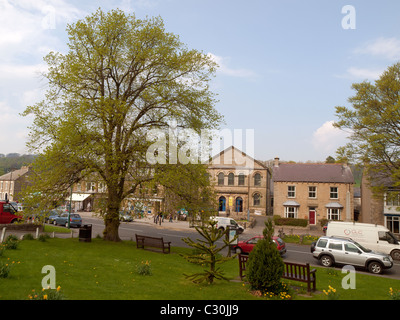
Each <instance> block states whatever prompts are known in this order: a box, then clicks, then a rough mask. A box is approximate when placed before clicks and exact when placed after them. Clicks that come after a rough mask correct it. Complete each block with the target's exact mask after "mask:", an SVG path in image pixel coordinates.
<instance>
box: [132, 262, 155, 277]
mask: <svg viewBox="0 0 400 320" xmlns="http://www.w3.org/2000/svg"><path fill="white" fill-rule="evenodd" d="M136 272H137V273H138V274H140V275H141V276H151V275H152V274H153V272H152V270H151V261H148V260H146V262H144V261H142V262H141V264H140V265H138V266H136Z"/></svg>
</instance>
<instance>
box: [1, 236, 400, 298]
mask: <svg viewBox="0 0 400 320" xmlns="http://www.w3.org/2000/svg"><path fill="white" fill-rule="evenodd" d="M188 250H190V249H185V248H177V247H173V248H172V253H171V254H163V253H160V252H155V251H149V250H142V249H137V248H136V245H135V243H134V242H132V241H123V242H120V243H113V242H106V241H103V240H101V239H92V242H90V243H85V242H79V241H78V239H57V238H55V239H47V240H46V241H45V242H41V241H38V240H23V241H21V242H19V245H18V248H17V249H16V250H11V249H7V250H4V253H3V255H2V256H1V257H0V263H7V264H9V265H10V266H11V270H10V273H9V276H8V277H7V278H0V299H17V300H20V299H22V300H28V299H29V298H28V297H29V295H30V294H31V293H32V290H35V291H36V292H38V291H40V290H41V282H42V278H43V277H44V276H45V274H42V273H41V270H42V267H43V266H45V265H52V266H54V267H55V270H56V285H57V286H60V287H61V292H62V294H63V296H64V297H65V299H73V300H84V299H113V300H114V299H129V300H130V299H132V300H141V299H146V300H147V299H161V300H164V299H165V300H173V299H185V300H191V299H196V300H202V299H207V300H213V299H216V300H219V299H224V300H233V299H235V300H236V299H239V300H241V299H265V298H259V297H256V296H254V295H252V294H251V293H250V292H249V291H250V290H249V285H248V284H247V283H243V282H241V281H238V280H237V279H238V263H237V259H235V260H233V261H230V262H228V263H226V264H224V265H223V266H222V268H223V269H224V270H225V272H226V273H225V275H226V276H227V277H228V278H229V279H232V280H235V281H217V282H216V283H214V284H212V285H206V284H203V285H199V284H194V283H192V282H189V281H188V280H186V279H185V276H184V273H189V274H190V273H194V272H199V271H200V270H201V269H202V267H201V266H198V265H193V264H190V263H189V262H187V261H186V260H185V259H183V258H182V257H181V256H180V255H179V253H183V252H188ZM146 261H147V262H148V264H150V265H151V270H152V275H140V274H138V273H137V267H138V266H140V265H142V263H143V264H145V263H146ZM342 277H343V275H342V274H341V272H340V270H336V272H332V271H331V270H328V269H324V268H318V271H317V290H318V292H317V293H315V294H313V295H312V296H311V297H308V296H307V295H304V293H305V290H304V289H302V287H301V284H300V283H295V282H293V285H295V286H296V288H295V289H293V290H292V298H293V299H307V300H309V299H326V298H327V297H326V295H325V294H324V293H323V292H322V290H324V289H325V290H328V286H329V285H330V286H332V287H333V288H335V289H336V290H337V293H338V294H339V298H340V299H388V298H389V288H390V287H392V288H393V289H395V290H397V289H400V281H398V280H393V279H387V278H383V277H378V276H371V275H364V274H357V278H356V281H357V282H356V286H357V289H356V290H350V289H349V290H344V289H342V288H341V281H342ZM299 287H300V288H299ZM303 288H304V284H303ZM294 292H298V293H300V294H293V293H294Z"/></svg>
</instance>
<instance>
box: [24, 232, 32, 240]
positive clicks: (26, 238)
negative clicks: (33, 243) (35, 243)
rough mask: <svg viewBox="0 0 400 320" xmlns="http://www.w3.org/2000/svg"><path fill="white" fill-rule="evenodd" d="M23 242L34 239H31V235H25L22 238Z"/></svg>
mask: <svg viewBox="0 0 400 320" xmlns="http://www.w3.org/2000/svg"><path fill="white" fill-rule="evenodd" d="M22 239H23V240H34V239H35V238H34V237H33V235H32V233H26V234H24V236H23V237H22Z"/></svg>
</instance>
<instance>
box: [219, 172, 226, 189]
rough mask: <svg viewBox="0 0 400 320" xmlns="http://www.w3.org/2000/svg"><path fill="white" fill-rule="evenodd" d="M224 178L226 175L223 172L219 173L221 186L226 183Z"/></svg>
mask: <svg viewBox="0 0 400 320" xmlns="http://www.w3.org/2000/svg"><path fill="white" fill-rule="evenodd" d="M224 178H225V175H224V173H223V172H220V173H218V185H219V186H223V185H224Z"/></svg>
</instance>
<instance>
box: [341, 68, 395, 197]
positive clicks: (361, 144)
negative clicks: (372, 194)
mask: <svg viewBox="0 0 400 320" xmlns="http://www.w3.org/2000/svg"><path fill="white" fill-rule="evenodd" d="M352 88H353V89H354V90H355V91H356V94H355V95H354V96H353V97H351V98H349V102H350V103H351V104H352V108H347V107H343V106H340V107H336V115H337V116H338V118H339V121H337V122H336V123H335V126H336V127H338V128H341V129H343V130H347V131H349V133H350V142H349V143H348V144H347V145H346V146H344V147H341V148H339V150H338V151H337V153H338V156H339V158H341V159H343V158H344V159H347V160H350V161H352V162H355V163H360V164H362V165H364V166H366V169H367V170H369V172H370V176H371V177H374V178H375V181H374V184H373V186H374V189H377V190H376V191H382V190H383V189H385V188H386V187H387V186H388V184H387V182H388V181H390V184H391V185H392V186H400V63H396V64H394V65H392V66H390V67H389V68H388V69H387V70H386V71H385V72H383V73H382V75H381V76H380V78H379V79H378V80H376V81H375V83H370V82H368V81H364V82H362V83H355V84H353V85H352Z"/></svg>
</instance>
